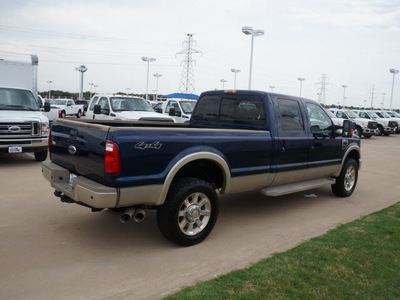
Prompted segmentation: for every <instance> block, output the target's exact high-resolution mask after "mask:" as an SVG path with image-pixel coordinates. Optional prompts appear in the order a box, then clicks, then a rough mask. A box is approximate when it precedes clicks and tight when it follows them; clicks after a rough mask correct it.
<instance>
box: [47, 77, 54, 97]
mask: <svg viewBox="0 0 400 300" xmlns="http://www.w3.org/2000/svg"><path fill="white" fill-rule="evenodd" d="M47 83H48V84H49V99H51V87H50V85H51V84H52V83H53V81H51V80H49V81H47Z"/></svg>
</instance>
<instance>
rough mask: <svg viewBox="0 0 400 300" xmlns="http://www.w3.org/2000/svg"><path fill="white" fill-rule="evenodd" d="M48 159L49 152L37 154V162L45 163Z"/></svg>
mask: <svg viewBox="0 0 400 300" xmlns="http://www.w3.org/2000/svg"><path fill="white" fill-rule="evenodd" d="M46 158H47V150H44V151H39V152H35V160H36V161H45V160H46Z"/></svg>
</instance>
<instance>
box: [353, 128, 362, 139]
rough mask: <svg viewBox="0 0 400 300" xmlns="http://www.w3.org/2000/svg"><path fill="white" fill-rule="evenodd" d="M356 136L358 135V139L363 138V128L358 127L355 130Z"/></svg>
mask: <svg viewBox="0 0 400 300" xmlns="http://www.w3.org/2000/svg"><path fill="white" fill-rule="evenodd" d="M354 134H356V135H358V137H359V138H361V134H362V129H361V127H359V126H357V127H356V128H355V129H354Z"/></svg>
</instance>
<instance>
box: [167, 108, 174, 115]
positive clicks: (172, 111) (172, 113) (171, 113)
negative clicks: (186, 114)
mask: <svg viewBox="0 0 400 300" xmlns="http://www.w3.org/2000/svg"><path fill="white" fill-rule="evenodd" d="M168 114H169V115H170V116H172V117H175V108H173V107H171V108H170V109H169V112H168Z"/></svg>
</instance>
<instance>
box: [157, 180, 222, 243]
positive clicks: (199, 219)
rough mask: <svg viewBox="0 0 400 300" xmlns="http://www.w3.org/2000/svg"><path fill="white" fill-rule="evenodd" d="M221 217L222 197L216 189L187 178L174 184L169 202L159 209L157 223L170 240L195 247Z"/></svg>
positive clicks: (167, 200)
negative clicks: (219, 214)
mask: <svg viewBox="0 0 400 300" xmlns="http://www.w3.org/2000/svg"><path fill="white" fill-rule="evenodd" d="M217 216H218V197H217V194H216V193H215V190H214V189H213V187H212V186H211V185H210V184H209V183H208V182H206V181H204V180H201V179H197V178H191V177H187V178H182V179H178V180H177V181H176V182H174V183H173V184H172V185H171V187H170V190H169V192H168V195H167V199H166V200H165V203H164V204H163V205H162V206H161V207H160V208H159V209H158V210H157V224H158V228H159V229H160V231H161V233H162V234H163V235H164V236H165V237H166V238H167V239H168V240H170V241H172V242H173V243H176V244H178V245H181V246H192V245H195V244H198V243H200V242H201V241H203V240H204V239H205V238H206V237H207V236H208V235H209V234H210V232H211V230H212V229H213V227H214V225H215V222H216V220H217Z"/></svg>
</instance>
